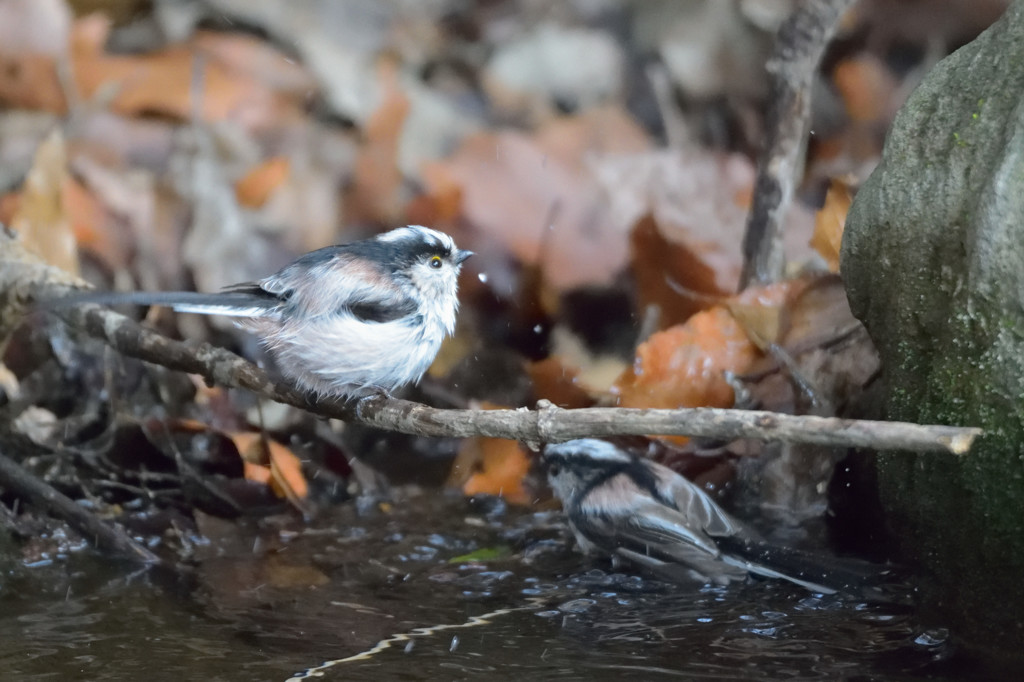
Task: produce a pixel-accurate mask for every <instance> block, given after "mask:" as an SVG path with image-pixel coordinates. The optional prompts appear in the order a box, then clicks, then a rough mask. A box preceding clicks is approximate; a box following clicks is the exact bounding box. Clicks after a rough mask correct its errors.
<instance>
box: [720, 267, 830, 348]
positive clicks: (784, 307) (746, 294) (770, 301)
mask: <svg viewBox="0 0 1024 682" xmlns="http://www.w3.org/2000/svg"><path fill="white" fill-rule="evenodd" d="M809 281H810V280H804V279H790V280H785V281H782V282H775V283H774V284H768V285H765V286H760V287H750V288H749V289H747V290H745V291H743V292H742V293H741V294H739V295H738V296H734V297H733V298H731V299H729V300H728V301H726V302H725V307H726V308H727V309H728V310H729V312H730V313H731V314H732V316H733V318H735V320H736V321H737V322H739V324H740V326H741V327H742V328H743V330H744V331H745V332H746V333H747V337H748V338H749V339H750V340H751V341H753V342H754V345H756V346H757V347H758V348H762V349H763V348H765V347H766V346H768V345H769V344H772V343H779V342H780V340H781V339H782V337H783V335H784V334H785V333H786V330H787V329H788V327H789V320H788V316H789V304H790V303H791V302H792V301H794V300H796V299H797V298H798V297H799V296H800V294H801V293H803V291H804V290H805V289H806V288H807V285H808V283H809Z"/></svg>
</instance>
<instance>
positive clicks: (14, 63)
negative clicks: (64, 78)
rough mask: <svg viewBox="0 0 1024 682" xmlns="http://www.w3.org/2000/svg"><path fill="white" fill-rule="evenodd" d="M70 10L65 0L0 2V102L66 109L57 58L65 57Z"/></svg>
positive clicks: (44, 108) (26, 106) (33, 107)
mask: <svg viewBox="0 0 1024 682" xmlns="http://www.w3.org/2000/svg"><path fill="white" fill-rule="evenodd" d="M70 30H71V11H70V10H69V9H68V6H67V4H66V3H65V2H63V0H5V1H4V2H0V102H3V103H4V105H5V108H6V107H10V108H23V109H42V110H45V111H51V112H55V113H60V114H62V113H64V112H65V108H66V102H65V95H64V90H63V88H61V85H60V81H59V79H58V77H57V66H56V65H57V60H59V59H65V58H66V55H67V51H68V36H69V35H70Z"/></svg>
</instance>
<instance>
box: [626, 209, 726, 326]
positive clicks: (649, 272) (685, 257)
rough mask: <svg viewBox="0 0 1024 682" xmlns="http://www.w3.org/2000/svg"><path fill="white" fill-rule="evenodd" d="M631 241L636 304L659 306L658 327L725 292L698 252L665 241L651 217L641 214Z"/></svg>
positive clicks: (678, 321)
mask: <svg viewBox="0 0 1024 682" xmlns="http://www.w3.org/2000/svg"><path fill="white" fill-rule="evenodd" d="M630 242H631V247H632V249H631V251H632V271H633V278H634V280H635V281H636V288H637V301H638V307H639V308H640V309H641V310H646V309H647V306H650V305H656V306H658V309H659V310H660V318H659V323H660V325H661V328H663V329H665V328H668V327H671V326H673V325H676V324H682V323H683V322H685V321H686V320H687V319H689V318H690V316H691V315H693V314H694V313H695V312H697V311H698V310H702V309H704V308H707V307H709V306H710V305H712V304H713V303H714V302H715V301H716V300H719V299H722V298H724V297H725V296H727V295H728V293H729V292H726V291H723V290H722V289H721V288H720V287H719V285H718V283H717V280H718V277H717V275H716V273H715V271H714V270H713V269H712V267H711V266H710V265H708V264H707V263H706V262H705V261H703V260H702V259H701V257H700V254H697V253H694V252H693V251H691V250H690V249H689V248H687V246H686V245H685V244H680V243H676V242H672V241H669V240H667V239H666V238H665V236H664V235H663V234H662V233H661V231H660V230H659V229H658V224H657V222H655V220H654V217H653V216H651V215H647V216H644V217H643V218H642V219H641V220H640V222H638V223H637V224H636V226H635V227H634V228H633V233H632V235H631V236H630Z"/></svg>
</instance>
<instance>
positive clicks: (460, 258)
mask: <svg viewBox="0 0 1024 682" xmlns="http://www.w3.org/2000/svg"><path fill="white" fill-rule="evenodd" d="M472 255H474V254H473V252H472V251H467V250H466V249H461V250H459V252H458V253H456V254H455V264H456V265H462V264H463V262H465V260H466V259H467V258H469V257H470V256H472Z"/></svg>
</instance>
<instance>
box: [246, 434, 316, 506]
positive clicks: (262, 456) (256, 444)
mask: <svg viewBox="0 0 1024 682" xmlns="http://www.w3.org/2000/svg"><path fill="white" fill-rule="evenodd" d="M226 435H227V436H228V437H229V438H230V439H231V441H232V442H233V443H234V444H235V447H237V448H238V453H239V454H240V455H241V457H242V461H243V462H244V463H245V464H246V465H253V466H246V467H245V476H246V478H249V476H250V475H252V476H253V478H249V480H253V481H260V482H264V480H263V479H264V478H265V476H266V474H265V473H264V471H263V469H266V468H268V467H269V470H270V476H269V479H270V487H271V489H272V490H273V491H274V493H275V494H276V495H277V496H278V497H282V498H287V499H288V501H289V502H291V503H292V505H294V506H295V507H296V508H297V509H298V510H299V511H302V512H305V511H306V505H305V502H304V501H305V499H306V497H307V496H308V495H309V484H308V483H307V482H306V477H305V476H304V475H303V474H302V461H301V460H300V459H299V458H298V457H296V456H295V454H294V453H293V452H292V451H291V450H289V449H288V448H287V447H285V446H284V445H282V444H281V443H278V442H277V441H275V440H272V439H270V438H266V437H265V436H264V435H263V434H260V433H252V432H245V431H236V432H230V433H227V434H226Z"/></svg>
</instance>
